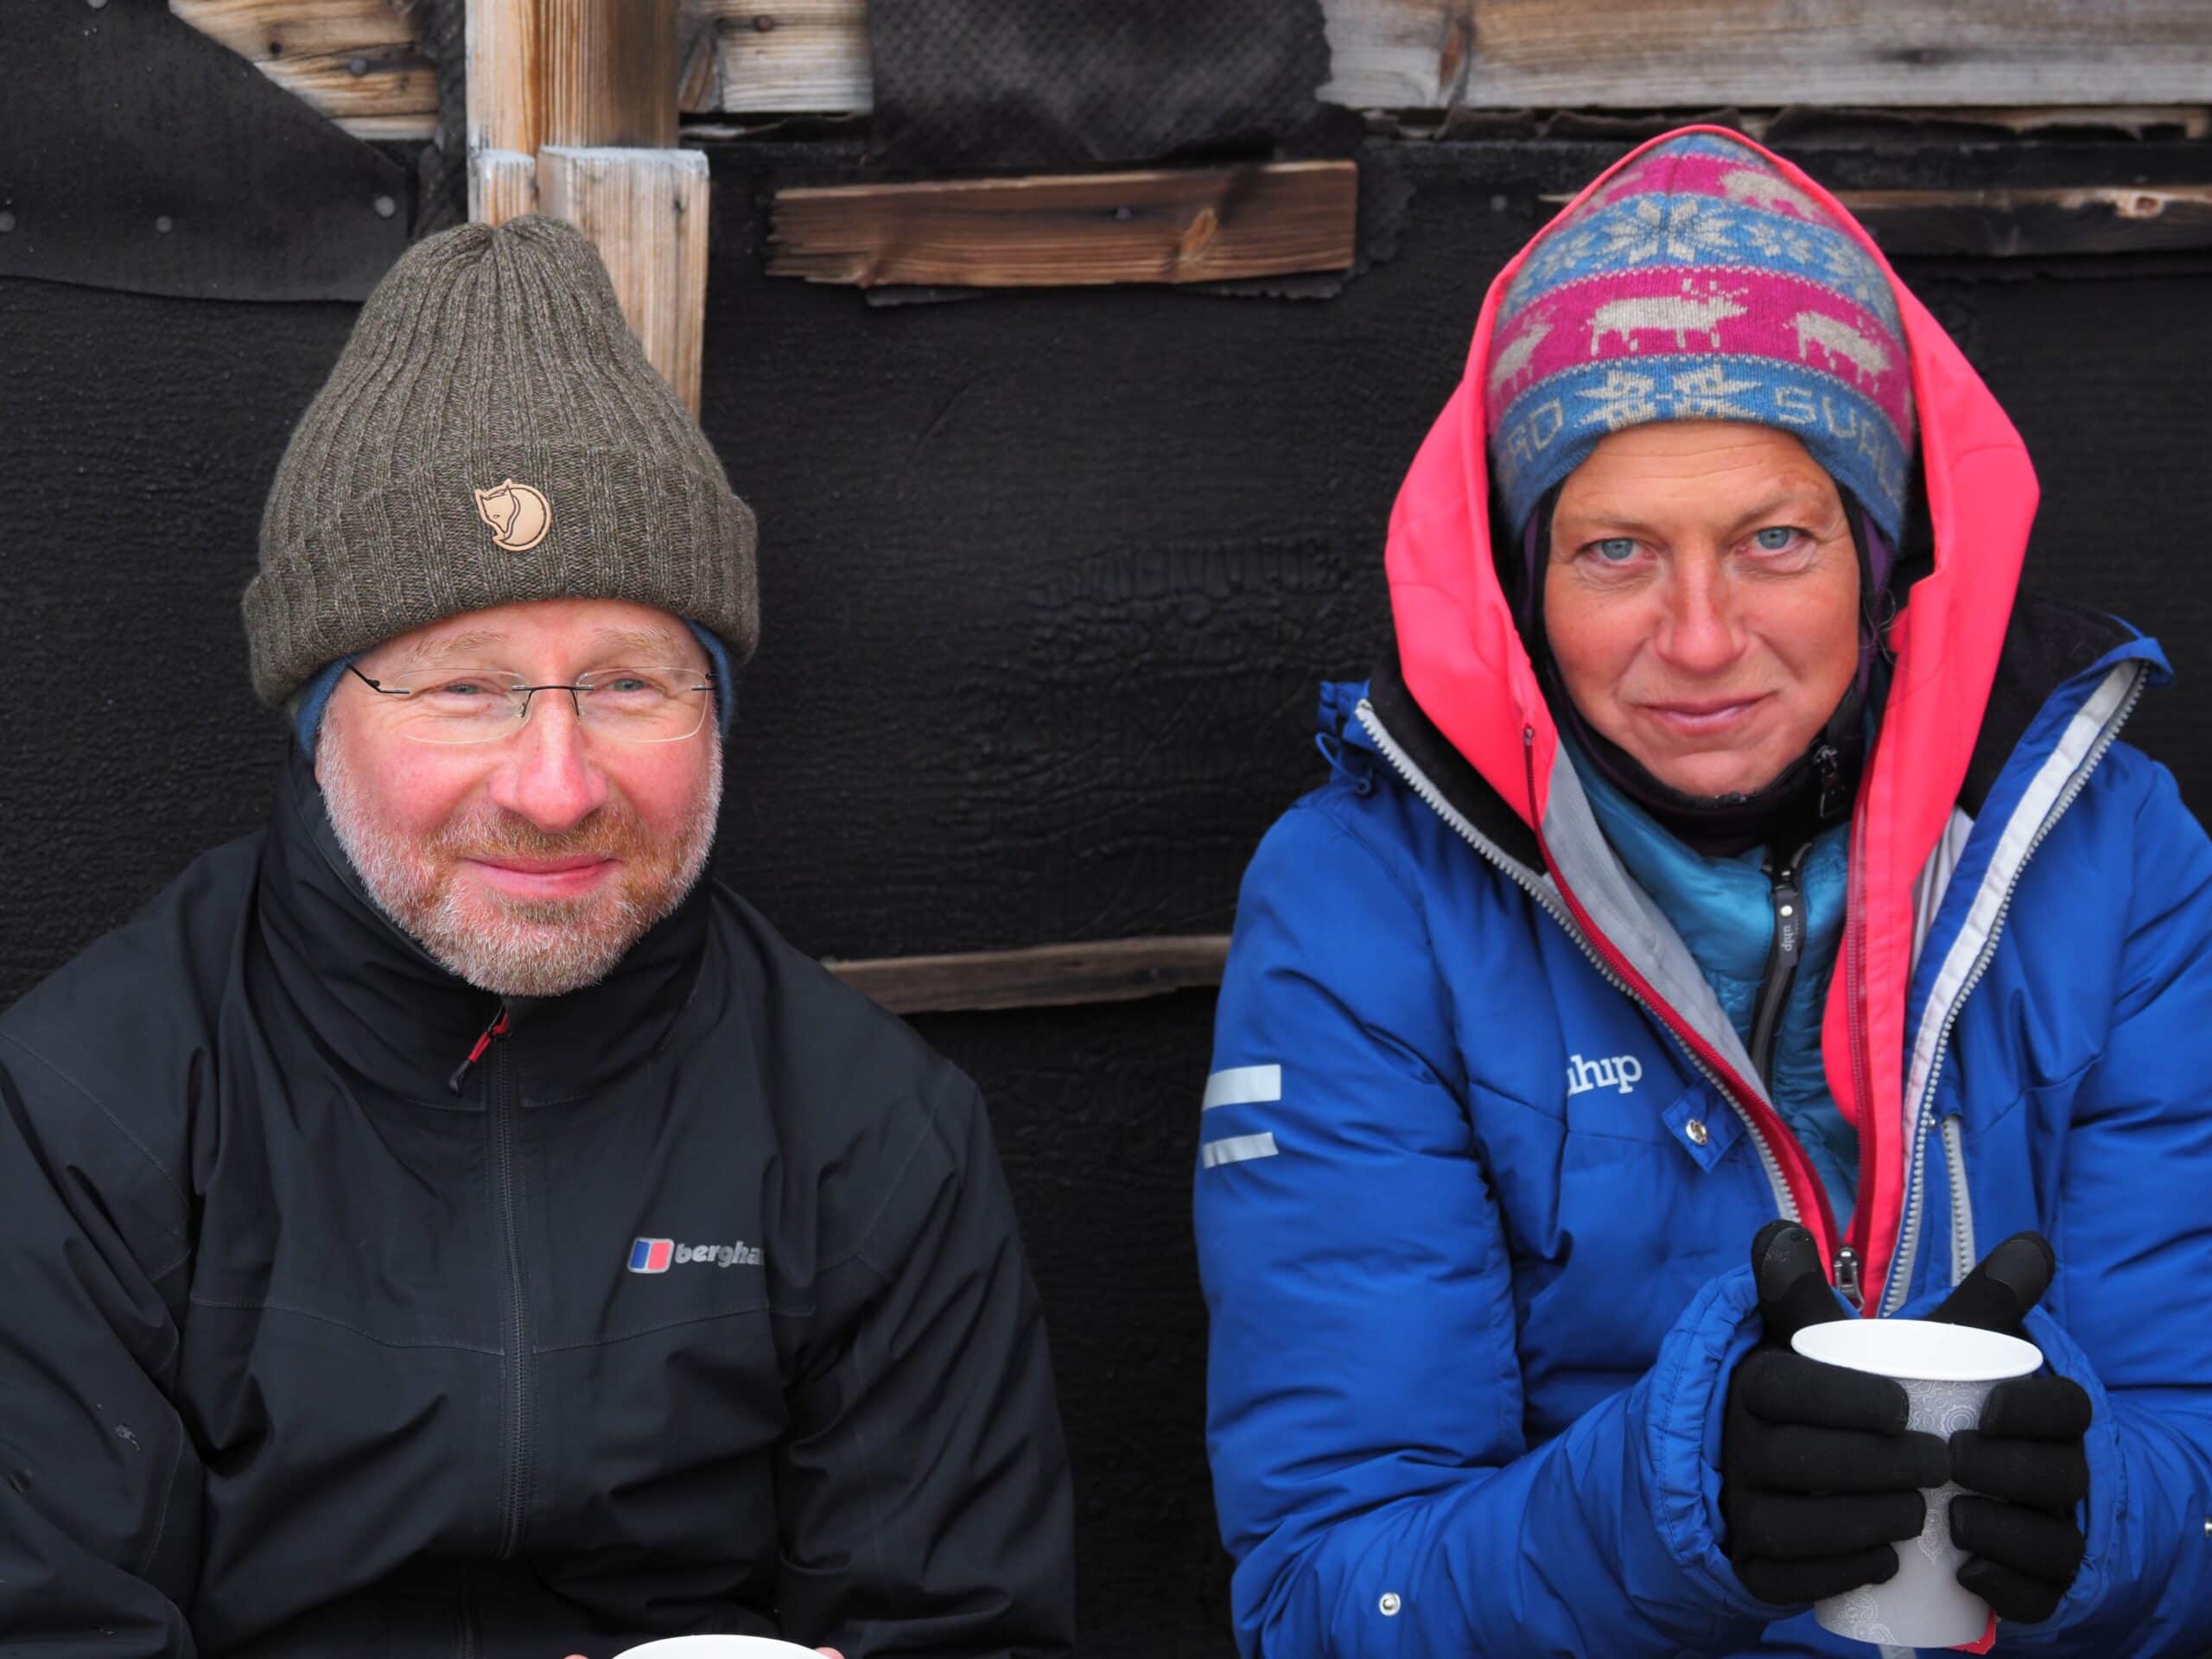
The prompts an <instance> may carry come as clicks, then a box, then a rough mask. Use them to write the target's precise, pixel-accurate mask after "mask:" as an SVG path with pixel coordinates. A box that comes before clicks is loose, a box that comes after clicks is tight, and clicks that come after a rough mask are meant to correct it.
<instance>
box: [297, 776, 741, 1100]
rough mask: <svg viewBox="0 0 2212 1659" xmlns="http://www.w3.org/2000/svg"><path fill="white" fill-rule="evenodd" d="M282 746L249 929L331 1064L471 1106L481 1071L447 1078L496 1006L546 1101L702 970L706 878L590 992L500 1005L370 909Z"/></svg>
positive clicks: (526, 1083)
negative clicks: (458, 1082) (454, 1082)
mask: <svg viewBox="0 0 2212 1659" xmlns="http://www.w3.org/2000/svg"><path fill="white" fill-rule="evenodd" d="M287 747H288V749H289V760H288V762H287V765H286V767H285V771H284V774H283V778H282V779H281V780H280V781H279V784H278V785H277V800H276V804H275V808H274V811H273V813H272V817H271V821H270V832H269V839H268V843H267V849H266V851H265V852H264V855H263V863H262V869H261V876H260V882H259V887H258V891H257V899H258V909H257V920H258V925H259V931H260V935H261V938H262V940H263V942H264V944H265V945H266V947H267V950H268V952H269V956H270V967H271V968H272V969H274V972H273V973H272V974H271V975H270V976H269V985H270V989H271V990H272V992H273V993H274V994H275V995H279V996H281V997H283V998H284V999H286V1000H287V1001H289V1003H290V1004H291V1007H290V1009H289V1013H290V1014H291V1016H292V1017H294V1018H296V1019H299V1020H302V1021H304V1022H305V1023H306V1024H308V1026H309V1027H311V1028H312V1033H313V1035H314V1037H315V1039H316V1041H317V1044H318V1046H319V1047H320V1049H321V1051H322V1052H325V1053H327V1055H329V1056H330V1057H331V1058H333V1059H334V1060H335V1061H336V1062H337V1063H338V1064H339V1065H340V1066H341V1067H342V1068H343V1069H345V1070H346V1071H352V1072H353V1073H356V1074H358V1075H359V1076H360V1077H365V1078H366V1079H367V1080H369V1081H370V1082H371V1083H372V1084H375V1085H376V1086H377V1087H378V1088H379V1089H382V1090H388V1091H389V1092H391V1093H393V1094H396V1095H398V1096H403V1097H405V1098H408V1099H412V1100H416V1101H421V1102H425V1103H435V1104H439V1105H444V1106H452V1107H478V1106H480V1105H481V1104H482V1103H483V1100H484V1098H485V1087H484V1077H483V1074H484V1072H485V1070H486V1068H485V1067H484V1066H481V1065H480V1066H478V1067H475V1068H474V1069H473V1071H472V1074H471V1075H470V1076H468V1077H465V1078H464V1079H463V1083H462V1086H461V1089H460V1090H459V1091H458V1092H456V1091H454V1090H452V1089H450V1088H449V1087H448V1081H449V1079H450V1078H451V1077H452V1076H453V1074H454V1071H455V1070H456V1068H458V1067H459V1066H460V1065H461V1061H462V1060H463V1059H464V1058H466V1057H467V1055H468V1053H469V1052H470V1050H471V1048H472V1047H473V1046H474V1044H475V1043H476V1040H477V1039H478V1037H479V1036H480V1034H481V1033H483V1032H484V1031H485V1029H486V1027H488V1026H490V1025H491V1024H492V1023H493V1021H494V1020H497V1019H498V1018H499V1015H500V1014H501V1013H502V1012H503V1010H504V1011H505V1013H506V1014H507V1015H508V1026H507V1031H506V1033H505V1035H504V1036H503V1037H502V1038H500V1039H499V1043H500V1045H501V1046H502V1058H503V1059H504V1060H505V1063H506V1064H508V1065H511V1066H512V1067H513V1068H514V1071H515V1074H516V1075H517V1076H518V1077H519V1079H520V1082H521V1088H522V1092H523V1095H524V1098H525V1099H526V1100H528V1101H529V1102H530V1103H532V1104H546V1103H552V1102H555V1101H559V1100H565V1099H570V1098H575V1097H576V1096H582V1095H585V1094H588V1093H590V1092H592V1091H593V1090H595V1089H598V1088H600V1087H601V1086H603V1085H604V1084H607V1082H609V1081H610V1080H612V1079H613V1078H614V1077H618V1076H620V1075H621V1074H623V1073H625V1072H627V1071H632V1070H633V1069H635V1068H636V1067H638V1066H639V1065H641V1064H642V1063H643V1062H644V1061H645V1058H647V1057H648V1056H649V1055H651V1054H652V1052H654V1051H655V1050H656V1049H658V1047H659V1046H661V1045H662V1044H663V1043H664V1041H665V1040H666V1039H667V1037H668V1035H669V1033H670V1032H671V1028H672V1027H673V1026H674V1024H675V1022H676V1020H677V1015H678V1014H680V1012H681V1011H682V1009H683V1005H684V1003H685V1001H687V999H688V998H689V996H690V995H691V993H692V992H693V990H694V989H695V988H696V980H697V978H698V975H699V972H700V968H701V963H702V957H703V953H704V948H705V944H706V938H707V914H708V909H709V905H710V903H711V899H710V897H709V893H708V887H709V882H708V881H707V880H701V882H700V883H699V885H698V886H697V887H695V888H694V889H693V890H692V892H691V893H690V895H689V896H688V897H687V898H686V899H684V901H683V904H682V905H680V906H677V909H676V911H675V912H673V913H672V914H671V915H670V916H668V917H666V918H664V919H663V920H662V921H661V922H660V923H659V924H658V925H656V926H655V927H653V928H652V931H649V932H648V933H646V935H645V937H644V938H642V939H640V940H639V941H638V943H637V944H635V945H633V946H632V948H631V950H630V952H629V954H628V955H627V956H626V957H623V958H622V960H621V961H620V963H617V964H616V966H615V968H614V969H613V972H611V973H610V974H608V975H607V977H606V978H605V979H603V980H601V982H599V983H598V984H596V985H591V986H587V987H585V988H583V989H582V990H579V991H574V992H571V993H570V994H569V995H566V996H561V997H551V998H545V999H537V1000H531V999H516V1000H514V1001H512V1003H508V1004H503V1003H502V1002H501V1000H500V999H499V998H498V997H496V996H494V995H492V994H491V993H490V992H487V991H481V990H479V989H477V988H475V987H474V986H473V985H469V984H467V982H464V981H462V980H461V979H459V978H457V977H455V976H454V975H452V974H450V973H448V971H447V970H446V969H444V968H442V967H441V966H440V965H439V964H438V963H436V962H435V961H434V960H433V959H432V958H431V957H430V956H429V953H427V952H426V951H425V950H423V948H422V946H420V945H419V944H416V942H415V941H414V940H413V939H412V938H410V937H409V936H408V935H407V934H405V933H404V932H402V931H400V929H399V927H398V926H397V924H395V923H394V922H392V921H391V918H388V917H387V916H385V913H384V912H383V911H382V910H380V909H379V908H378V906H377V905H376V903H375V901H374V900H373V899H371V898H370V897H369V894H368V891H367V889H366V888H365V887H364V886H363V885H362V882H361V879H360V877H359V874H357V873H356V872H355V870H354V868H353V864H352V861H350V860H349V859H347V857H346V853H345V850H344V849H343V848H341V847H340V845H339V842H338V836H337V831H336V830H335V829H333V828H332V826H331V823H330V816H329V813H328V812H327V810H326V809H325V807H324V804H323V798H322V791H321V789H320V788H319V787H318V786H317V785H316V784H315V771H314V766H313V765H312V763H311V762H310V761H309V760H308V759H307V757H306V756H305V755H304V754H302V753H301V752H300V750H299V748H298V747H297V746H296V745H294V744H288V745H287Z"/></svg>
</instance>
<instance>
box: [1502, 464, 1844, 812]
mask: <svg viewBox="0 0 2212 1659" xmlns="http://www.w3.org/2000/svg"><path fill="white" fill-rule="evenodd" d="M1557 500H1558V492H1557V491H1556V490H1554V491H1553V492H1552V493H1550V494H1548V495H1547V496H1545V498H1544V499H1543V500H1541V502H1539V503H1538V504H1537V506H1536V511H1535V513H1534V514H1533V515H1531V517H1530V518H1529V525H1528V529H1527V531H1526V532H1525V545H1524V555H1525V557H1524V562H1523V564H1522V574H1523V578H1524V579H1523V581H1522V588H1523V590H1524V591H1523V592H1522V594H1521V595H1520V599H1521V604H1520V610H1521V637H1522V639H1524V640H1525V641H1527V642H1528V645H1529V655H1530V656H1531V657H1532V658H1535V665H1536V674H1537V677H1538V679H1539V680H1540V681H1541V683H1542V685H1543V688H1544V697H1545V701H1547V702H1549V703H1550V704H1551V709H1552V715H1553V718H1554V719H1555V720H1557V721H1559V724H1560V729H1561V730H1562V731H1564V732H1566V733H1567V735H1568V736H1569V737H1570V738H1571V739H1573V741H1574V742H1575V743H1576V744H1577V745H1578V746H1580V748H1581V750H1582V752H1583V753H1585V754H1586V755H1588V756H1589V757H1590V759H1591V760H1592V762H1594V763H1595V764H1596V766H1598V767H1599V770H1600V771H1602V772H1604V773H1605V776H1606V778H1607V779H1609V780H1611V783H1612V784H1613V785H1615V786H1616V787H1617V788H1618V789H1619V790H1620V791H1621V792H1622V793H1623V794H1624V795H1626V796H1627V797H1628V798H1630V800H1632V801H1634V802H1635V803H1636V804H1637V805H1638V806H1640V807H1642V808H1643V810H1645V811H1647V812H1649V813H1650V814H1651V816H1652V817H1653V818H1654V819H1656V821H1657V822H1658V823H1659V824H1660V826H1661V827H1662V828H1663V829H1666V830H1667V831H1668V832H1669V834H1671V835H1673V836H1675V838H1676V839H1678V840H1680V841H1682V842H1686V843H1688V845H1689V846H1692V847H1694V848H1696V849H1699V850H1700V851H1701V852H1707V853H1721V854H1726V853H1735V852H1741V851H1742V850H1744V849H1745V848H1749V847H1758V846H1769V847H1779V848H1781V849H1783V851H1784V852H1785V853H1789V852H1795V851H1796V849H1798V848H1800V847H1802V846H1803V845H1804V844H1805V843H1806V842H1809V841H1811V840H1812V839H1813V838H1814V837H1815V836H1817V835H1819V834H1820V832H1821V830H1823V829H1827V827H1828V826H1829V825H1831V824H1834V823H1841V822H1842V821H1843V819H1844V817H1846V815H1847V814H1848V813H1849V812H1850V810H1851V804H1852V801H1853V798H1854V796H1855V795H1856V793H1857V791H1858V786H1859V772H1860V769H1861V767H1862V766H1863V765H1864V763H1865V760H1866V710H1867V709H1868V707H1869V705H1870V703H1871V704H1872V706H1875V707H1878V706H1879V699H1880V697H1881V696H1882V694H1883V693H1884V692H1885V690H1886V689H1887V679H1888V676H1887V673H1886V663H1885V654H1884V652H1883V649H1882V630H1881V626H1879V624H1878V621H1877V620H1876V618H1877V611H1878V608H1879V609H1887V608H1888V601H1887V600H1886V598H1885V596H1884V595H1883V594H1880V593H1878V591H1877V590H1876V588H1875V587H1874V579H1873V568H1872V560H1871V559H1870V557H1869V554H1868V548H1867V537H1868V534H1869V531H1868V530H1867V527H1866V513H1865V512H1864V511H1863V510H1862V509H1861V508H1860V507H1859V504H1858V503H1857V502H1856V501H1853V499H1851V498H1850V497H1849V496H1848V495H1847V496H1846V497H1845V498H1844V508H1845V516H1846V517H1847V518H1848V520H1849V521H1850V524H1851V539H1852V543H1853V546H1855V547H1856V549H1857V550H1858V554H1859V594H1860V601H1861V602H1860V605H1859V671H1858V672H1857V673H1856V674H1854V675H1853V677H1852V681H1851V684H1850V686H1849V687H1848V688H1847V690H1845V692H1844V694H1843V699H1842V701H1841V702H1838V703H1837V704H1836V706H1835V711H1834V713H1833V714H1831V715H1829V716H1828V718H1827V723H1826V724H1825V725H1823V726H1822V727H1821V731H1820V734H1818V735H1817V736H1816V737H1815V738H1814V740H1813V741H1812V742H1811V743H1810V744H1809V745H1808V746H1807V747H1806V749H1805V752H1804V753H1802V754H1800V755H1799V756H1798V757H1797V758H1796V760H1793V761H1791V762H1790V763H1789V765H1788V766H1784V767H1783V769H1782V771H1781V772H1780V773H1779V774H1777V776H1776V777H1775V778H1774V779H1773V780H1772V781H1771V782H1770V783H1768V784H1766V785H1764V786H1763V787H1761V788H1759V789H1757V790H1753V791H1751V792H1750V793H1749V794H1727V795H1689V794H1685V793H1684V792H1683V791H1681V790H1679V789H1675V788H1674V787H1673V786H1672V785H1668V784H1665V783H1662V782H1661V781H1660V780H1659V779H1657V778H1656V777H1654V776H1653V775H1652V774H1651V772H1650V771H1649V769H1648V768H1646V767H1645V766H1644V765H1643V762H1642V761H1640V760H1637V758H1636V757H1635V756H1634V755H1632V754H1630V753H1629V752H1628V751H1627V750H1625V749H1624V748H1622V747H1620V746H1619V745H1618V744H1617V743H1615V742H1613V741H1612V740H1611V739H1610V738H1608V737H1605V735H1603V734H1601V733H1599V731H1598V730H1597V728H1595V727H1593V726H1592V725H1591V724H1590V722H1589V721H1586V720H1585V719H1584V718H1583V717H1582V711H1581V709H1579V708H1577V707H1576V706H1575V702H1574V699H1573V697H1571V696H1568V695H1567V686H1566V684H1565V683H1564V682H1563V681H1562V680H1561V678H1560V672H1559V665H1558V663H1557V661H1556V659H1555V658H1554V657H1553V655H1552V649H1551V640H1550V638H1549V637H1548V634H1547V633H1546V632H1545V630H1544V606H1543V571H1544V568H1545V566H1546V565H1547V564H1548V563H1549V561H1550V556H1551V523H1552V510H1553V508H1554V506H1555V505H1557Z"/></svg>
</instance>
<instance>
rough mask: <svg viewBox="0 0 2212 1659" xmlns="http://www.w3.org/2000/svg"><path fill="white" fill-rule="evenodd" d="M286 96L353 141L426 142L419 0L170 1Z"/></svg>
mask: <svg viewBox="0 0 2212 1659" xmlns="http://www.w3.org/2000/svg"><path fill="white" fill-rule="evenodd" d="M168 5H169V10H170V11H171V12H173V13H175V15H176V16H178V17H181V19H183V20H184V21H185V22H188V23H190V24H191V25H192V26H193V27H194V29H198V30H200V33H202V34H203V35H213V37H214V38H215V39H217V40H219V41H221V42H222V43H223V44H224V45H226V46H227V47H229V48H231V50H232V51H233V52H236V53H237V54H238V55H239V56H241V57H243V58H245V60H247V61H248V62H250V63H252V64H253V65H255V66H256V67H258V68H259V69H260V70H261V72H262V73H264V74H265V75H267V76H268V77H269V78H270V79H271V80H273V81H275V82H276V83H277V85H278V86H282V87H283V88H284V89H285V90H286V91H288V92H293V93H295V94H296V95H297V96H299V97H301V98H302V99H306V100H307V101H308V103H309V104H310V105H314V106H315V108H316V109H318V110H320V111H322V112H323V114H325V115H327V116H329V117H331V118H333V119H334V120H338V121H340V122H342V123H344V124H345V125H346V127H347V128H348V129H349V130H352V131H353V133H354V135H355V136H356V137H368V138H427V137H429V135H430V132H431V130H432V129H434V128H435V126H436V125H437V119H438V81H437V73H436V71H435V68H434V67H432V65H431V63H430V61H429V59H428V58H426V57H424V56H423V50H422V47H421V43H420V42H421V39H422V32H423V23H424V22H425V16H424V14H425V13H427V11H428V10H429V7H428V5H427V4H426V3H423V0H168Z"/></svg>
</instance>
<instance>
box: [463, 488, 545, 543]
mask: <svg viewBox="0 0 2212 1659" xmlns="http://www.w3.org/2000/svg"><path fill="white" fill-rule="evenodd" d="M476 516H477V517H478V518H481V519H482V520H483V521H484V522H485V524H486V525H488V526H489V527H490V529H491V531H492V545H493V546H494V547H504V548H505V549H506V550H507V551H508V552H510V553H527V552H529V551H530V550H531V548H533V547H536V546H537V544H538V543H540V542H542V541H543V540H544V539H545V532H546V531H549V530H550V529H552V528H553V508H552V506H551V505H550V503H548V502H547V500H546V499H545V493H544V492H543V491H542V490H533V489H532V488H531V487H530V486H529V485H527V484H518V483H516V482H515V481H514V480H512V478H510V479H506V480H503V481H502V482H501V483H500V485H499V488H498V489H496V490H479V491H477V492H476Z"/></svg>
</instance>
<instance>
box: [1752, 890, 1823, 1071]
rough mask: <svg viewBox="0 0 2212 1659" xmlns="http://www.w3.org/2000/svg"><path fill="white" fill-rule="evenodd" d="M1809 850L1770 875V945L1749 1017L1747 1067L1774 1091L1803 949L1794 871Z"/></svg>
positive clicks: (1802, 923) (1802, 904)
mask: <svg viewBox="0 0 2212 1659" xmlns="http://www.w3.org/2000/svg"><path fill="white" fill-rule="evenodd" d="M1812 850H1813V849H1811V847H1809V846H1806V847H1801V848H1800V849H1798V850H1797V856H1796V858H1794V859H1792V860H1790V861H1789V863H1787V864H1785V865H1783V867H1782V868H1780V869H1778V870H1773V871H1771V872H1770V874H1771V877H1772V880H1773V883H1774V891H1773V894H1772V900H1771V902H1772V904H1773V906H1774V943H1773V944H1771V945H1770V946H1769V947H1768V949H1767V953H1766V977H1765V978H1764V979H1763V980H1762V981H1761V982H1759V1000H1758V1007H1757V1008H1756V1010H1755V1011H1754V1013H1753V1014H1752V1016H1751V1064H1752V1065H1754V1066H1756V1067H1757V1068H1758V1074H1759V1076H1760V1077H1763V1078H1764V1079H1765V1080H1766V1087H1767V1092H1768V1093H1769V1094H1772V1093H1773V1092H1774V1046H1775V1041H1776V1039H1777V1038H1778V1037H1779V1036H1780V1034H1781V1029H1782V1011H1783V1007H1786V1006H1787V1005H1788V1003H1789V988H1790V987H1791V985H1792V984H1794V983H1795V982H1796V978H1797V959H1798V957H1799V956H1800V955H1801V954H1802V952H1803V950H1804V946H1805V899H1804V894H1803V893H1802V890H1801V889H1800V887H1799V886H1798V882H1797V872H1798V871H1799V870H1801V869H1802V868H1804V864H1805V859H1806V856H1807V855H1808V854H1809V853H1810V852H1811V851H1812Z"/></svg>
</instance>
